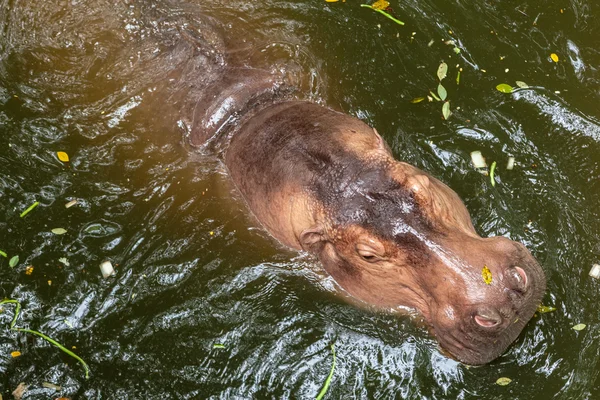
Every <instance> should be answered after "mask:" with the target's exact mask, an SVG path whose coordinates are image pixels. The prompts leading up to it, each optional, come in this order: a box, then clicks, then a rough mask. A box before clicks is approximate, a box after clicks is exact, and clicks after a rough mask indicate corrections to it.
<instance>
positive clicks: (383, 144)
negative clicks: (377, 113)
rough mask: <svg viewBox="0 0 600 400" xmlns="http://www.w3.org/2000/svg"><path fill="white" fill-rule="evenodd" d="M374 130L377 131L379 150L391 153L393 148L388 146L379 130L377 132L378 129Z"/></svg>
mask: <svg viewBox="0 0 600 400" xmlns="http://www.w3.org/2000/svg"><path fill="white" fill-rule="evenodd" d="M373 132H374V133H375V136H377V145H378V147H379V150H381V151H383V152H384V153H388V154H391V153H392V150H391V149H390V146H388V144H387V143H386V142H385V140H383V138H382V137H381V135H380V134H379V132H377V129H375V128H373Z"/></svg>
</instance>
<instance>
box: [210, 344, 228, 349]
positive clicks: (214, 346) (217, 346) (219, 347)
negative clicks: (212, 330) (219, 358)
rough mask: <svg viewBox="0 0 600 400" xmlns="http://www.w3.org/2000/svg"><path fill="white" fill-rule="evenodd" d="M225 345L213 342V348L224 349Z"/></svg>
mask: <svg viewBox="0 0 600 400" xmlns="http://www.w3.org/2000/svg"><path fill="white" fill-rule="evenodd" d="M224 348H225V345H224V344H221V343H215V344H213V349H224Z"/></svg>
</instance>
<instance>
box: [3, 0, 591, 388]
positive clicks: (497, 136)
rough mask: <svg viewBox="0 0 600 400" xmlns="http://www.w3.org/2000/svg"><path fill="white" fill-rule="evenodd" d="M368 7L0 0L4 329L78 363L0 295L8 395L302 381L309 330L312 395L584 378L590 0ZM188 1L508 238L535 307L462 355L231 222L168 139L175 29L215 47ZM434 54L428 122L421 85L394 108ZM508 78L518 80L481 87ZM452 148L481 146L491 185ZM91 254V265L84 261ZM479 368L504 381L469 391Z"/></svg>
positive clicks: (202, 174) (183, 96) (257, 62)
mask: <svg viewBox="0 0 600 400" xmlns="http://www.w3.org/2000/svg"><path fill="white" fill-rule="evenodd" d="M391 6H392V7H393V10H394V13H395V15H396V16H397V17H398V18H399V19H401V20H403V21H404V22H406V25H405V26H403V27H402V26H399V25H396V24H395V23H393V22H392V21H390V20H387V19H385V18H384V17H383V16H381V15H378V14H376V13H374V12H372V11H371V10H368V9H365V8H361V7H360V6H359V4H358V3H356V2H351V1H347V2H345V3H342V2H339V3H334V4H328V3H325V1H317V0H312V1H265V2H249V1H247V0H244V1H242V0H236V1H212V2H203V1H196V2H183V1H181V2H177V1H173V2H164V1H160V2H159V1H157V2H152V1H122V2H112V1H99V2H82V1H77V0H70V1H38V2H34V1H30V0H28V1H16V0H0V28H1V31H0V133H1V135H0V149H1V151H0V250H3V251H5V252H6V253H8V255H9V257H11V256H13V255H19V256H20V262H19V264H18V265H17V266H16V267H14V268H12V269H11V268H10V267H9V265H8V259H4V258H1V257H0V296H3V297H8V298H14V299H18V300H19V301H20V302H21V303H22V305H23V311H22V313H21V316H20V318H19V320H18V322H17V325H18V326H20V327H28V328H30V329H37V330H40V331H41V332H43V333H46V334H47V335H49V336H51V337H53V338H55V339H57V340H58V341H60V342H61V343H63V344H65V345H66V346H67V347H68V348H71V347H72V346H75V347H76V349H75V350H74V351H76V353H77V354H79V355H80V356H81V357H82V358H83V359H84V360H86V362H87V363H88V364H89V366H90V369H91V376H90V379H89V380H86V379H85V377H84V372H83V369H82V368H81V366H80V365H79V364H78V363H77V362H76V361H74V360H73V359H71V358H70V357H68V356H67V355H65V354H63V353H61V352H60V351H59V350H58V349H56V348H54V347H52V346H50V345H48V344H47V343H46V342H44V341H42V340H40V339H37V338H34V337H32V336H30V335H25V334H22V333H21V334H16V333H14V332H11V331H9V330H8V327H9V325H10V321H11V319H12V315H13V308H12V307H11V306H6V307H4V311H3V312H2V313H1V314H0V324H1V326H4V327H5V329H0V371H1V372H2V374H3V375H2V379H1V380H0V393H1V394H2V395H3V396H4V398H10V392H11V391H12V390H13V389H14V388H15V387H16V386H17V385H18V384H19V383H20V382H26V383H27V384H29V385H30V390H29V391H28V392H27V394H26V396H25V397H24V398H26V399H48V398H56V397H60V396H59V394H58V393H56V392H53V390H52V389H45V388H43V387H42V382H44V381H47V382H52V383H54V384H57V385H60V386H62V388H63V389H62V392H60V394H61V395H63V396H67V397H71V398H73V399H165V398H177V399H192V398H212V399H218V398H219V399H231V398H240V399H251V398H256V399H263V398H277V399H280V398H313V397H314V396H316V394H317V393H318V391H319V390H320V388H321V385H322V383H323V382H324V380H325V378H326V377H327V374H328V373H329V368H330V362H331V354H330V349H329V345H330V344H331V343H333V342H335V344H336V350H337V355H338V359H337V366H336V370H335V374H334V377H333V380H332V384H331V387H330V392H329V393H328V397H327V398H332V399H333V398H339V399H341V398H378V399H381V398H406V399H446V398H452V399H455V398H459V399H472V398H477V399H497V398H501V399H548V398H556V399H594V398H599V397H600V388H599V386H600V380H599V378H598V376H599V374H600V372H599V371H600V365H599V364H600V344H599V343H600V342H599V340H598V339H599V338H600V333H599V331H598V327H599V326H600V325H599V322H598V319H599V314H598V307H597V304H598V299H599V298H600V281H596V280H593V279H592V278H590V277H588V275H587V274H588V271H589V269H590V268H591V266H592V264H594V263H597V262H599V261H600V260H599V259H600V245H599V243H600V240H599V239H600V232H599V225H598V220H599V218H598V217H599V213H600V207H599V206H598V196H599V195H600V180H599V179H600V153H599V150H600V111H599V107H598V104H599V102H600V72H599V70H598V68H599V65H600V50H599V47H598V39H597V38H598V35H600V23H599V22H598V15H600V14H599V13H600V7H599V6H598V5H597V3H596V2H594V1H593V0H570V1H548V2H536V1H533V0H523V1H503V2H496V1H481V0H460V1H459V0H453V1H445V2H439V1H434V0H421V1H402V2H399V1H392V2H391ZM205 16H209V17H211V18H214V19H216V20H219V21H222V29H223V31H224V32H225V33H226V35H225V39H224V40H226V42H227V43H228V46H229V48H230V49H232V53H231V54H230V56H231V57H239V59H240V60H246V61H245V62H246V64H247V65H252V66H257V67H261V68H278V69H281V70H286V69H289V70H291V71H293V72H294V74H296V75H295V76H298V77H300V80H299V84H300V87H301V88H302V90H301V93H300V95H301V96H303V97H304V98H309V99H312V100H314V101H318V102H321V103H323V104H327V105H329V106H331V107H333V108H337V109H341V110H343V111H346V112H348V113H350V114H352V115H355V116H357V117H359V118H361V119H362V120H364V121H366V122H367V123H369V124H371V125H373V126H375V127H376V128H377V130H378V131H379V132H380V133H382V135H383V136H384V137H385V138H386V140H387V141H388V143H390V145H391V147H392V149H393V151H394V153H395V154H396V156H397V157H398V158H400V159H404V160H407V161H409V162H411V163H413V164H415V165H417V166H419V167H421V168H423V169H425V170H427V171H429V172H431V173H432V174H433V175H435V176H437V177H439V178H440V179H441V180H442V181H444V182H446V183H448V184H449V185H450V186H451V187H452V188H453V189H455V190H456V191H457V192H458V193H459V194H460V196H461V197H462V198H463V199H464V201H465V203H466V204H467V207H468V208H469V210H470V212H471V215H472V216H473V219H474V223H475V226H476V228H477V230H478V231H479V232H480V233H481V234H483V235H506V236H509V237H511V238H513V239H516V240H520V241H522V242H524V243H525V244H526V245H527V246H528V247H529V248H530V249H531V250H532V252H533V253H534V255H535V256H536V257H537V258H538V259H539V261H540V262H541V264H542V265H543V268H544V270H545V271H546V274H547V277H548V292H547V295H546V297H545V300H544V302H545V304H546V305H549V306H554V307H556V308H557V310H556V311H555V312H554V313H550V314H545V315H543V316H538V317H536V318H534V320H532V321H531V323H530V324H529V325H528V327H527V328H526V330H525V331H524V332H523V334H522V335H521V337H520V338H519V340H518V341H517V342H516V343H515V344H514V345H513V346H512V347H511V348H510V349H509V351H508V352H507V353H506V354H505V355H504V356H503V357H501V358H500V359H498V360H496V361H495V362H493V363H492V364H490V365H487V366H484V367H480V368H467V367H465V366H463V365H461V364H459V363H457V362H455V361H453V360H450V359H448V358H446V357H444V356H443V355H442V354H441V353H440V351H439V350H438V348H437V346H436V343H435V341H434V340H433V339H432V338H431V337H430V336H429V335H428V334H427V332H426V330H425V329H424V328H423V327H421V326H420V325H419V324H418V323H415V321H413V320H412V319H411V318H410V317H407V316H405V317H402V316H401V317H398V316H392V315H383V314H377V313H373V312H370V311H368V310H361V309H358V308H356V307H355V306H353V305H351V304H348V303H347V302H345V301H344V300H343V299H341V298H340V297H339V296H337V295H336V294H335V290H334V285H333V283H332V282H331V281H330V280H328V279H327V278H326V277H325V276H324V275H323V274H322V273H321V272H320V270H319V266H318V264H317V263H316V262H315V261H314V260H313V259H312V258H310V257H306V256H304V255H298V254H297V253H295V252H291V251H289V250H286V249H285V248H282V247H281V246H280V245H278V244H277V243H276V242H274V241H273V240H272V239H271V238H270V237H269V236H268V235H267V234H266V233H265V232H264V231H262V230H260V229H259V228H258V227H257V224H256V222H255V221H254V220H253V219H252V218H251V217H250V216H249V215H248V213H247V211H246V209H245V206H244V204H243V202H242V201H241V199H240V197H239V195H237V194H236V193H235V191H234V190H233V188H232V186H231V184H230V182H229V180H228V178H227V176H226V175H225V174H224V171H223V168H222V166H221V164H220V163H219V161H218V160H217V159H215V158H214V157H211V156H210V155H208V156H207V155H201V154H198V153H195V152H193V151H192V150H191V149H190V148H189V146H187V145H186V144H185V140H184V139H183V138H184V137H185V135H186V134H187V133H188V132H189V129H191V128H190V127H191V123H190V121H191V120H192V119H193V107H194V105H195V102H196V101H197V96H198V95H199V92H200V91H201V85H200V84H199V82H201V79H202V78H201V77H202V76H204V75H203V73H205V72H206V71H205V70H203V69H202V67H206V65H208V64H206V63H204V64H203V63H202V62H201V61H200V60H201V59H202V57H199V52H198V48H199V44H201V43H206V41H210V40H216V39H215V38H211V37H206V35H204V36H203V34H201V33H200V34H198V32H203V31H202V29H200V28H201V27H202V26H203V24H204V23H205V21H206V19H205ZM199 29H200V31H199ZM204 32H205V31H204ZM431 40H433V43H432V44H431V45H429V43H430V41H431ZM448 40H454V43H455V45H448V44H445V43H444V42H446V41H448ZM203 41H204V42H203ZM213 43H215V42H213ZM455 46H456V47H457V48H459V49H460V53H459V54H456V53H455V51H454V47H455ZM552 53H556V54H557V55H558V57H559V61H558V62H554V61H552V59H551V58H550V55H551V54H552ZM200 55H201V54H200ZM205 56H206V57H215V58H214V59H215V60H217V61H218V57H219V54H218V52H217V53H211V54H205ZM441 61H446V62H447V63H448V64H449V66H450V70H449V78H447V80H446V81H445V82H447V84H446V88H447V89H448V93H449V99H450V101H451V104H452V109H453V110H452V111H453V115H452V116H451V118H450V119H449V120H448V121H444V120H443V119H442V114H441V103H438V102H434V103H427V102H423V103H419V104H412V103H411V102H410V100H411V99H413V98H416V97H420V96H425V95H427V93H428V91H429V90H435V88H436V87H437V78H436V70H437V67H438V65H439V63H440V62H441ZM457 65H458V68H462V69H463V70H462V72H461V78H460V84H459V85H456V84H455V77H456V74H457V70H458V69H457V67H456V66H457ZM516 80H520V81H524V82H526V83H527V84H528V85H530V87H531V88H530V89H528V90H519V91H517V92H515V93H513V94H503V93H500V92H498V91H497V90H496V89H495V86H496V85H497V84H499V83H508V84H511V85H513V86H516V85H515V81H516ZM457 107H460V109H457ZM473 150H481V151H482V152H483V154H484V155H485V156H486V157H487V159H488V161H490V162H491V161H493V160H496V161H498V169H497V171H496V172H497V185H496V186H495V187H492V186H491V185H490V183H489V178H488V177H485V176H483V175H481V174H479V173H478V172H476V171H475V170H474V168H473V167H472V166H471V164H470V159H469V153H470V152H471V151H473ZM56 151H66V152H67V153H68V154H69V155H70V156H71V162H70V163H69V164H68V165H64V164H62V163H61V162H60V161H58V160H57V159H56V156H55V152H56ZM509 155H512V156H515V158H516V161H517V165H516V167H515V169H514V170H512V171H507V170H506V169H505V167H504V166H505V164H506V160H507V158H508V157H509ZM73 198H77V199H79V200H80V203H79V204H78V205H77V206H75V207H72V208H70V209H65V207H64V204H65V203H66V202H67V201H69V200H71V199H73ZM34 201H39V202H40V206H38V207H37V208H36V209H35V210H34V211H32V212H31V213H30V215H28V216H27V217H25V218H19V214H20V212H21V211H23V210H24V209H25V208H27V207H28V206H29V205H30V204H32V203H33V202H34ZM57 227H62V228H65V229H67V233H66V234H64V235H61V236H57V235H53V234H52V233H50V230H51V229H53V228H57ZM61 258H66V260H67V263H68V265H66V264H65V263H64V262H61V261H59V259H61ZM105 259H110V260H111V261H112V262H113V263H114V264H117V268H116V270H117V274H116V276H115V277H111V278H109V279H103V278H102V277H101V275H100V271H99V267H98V266H99V264H100V262H102V261H103V260H105ZM28 265H33V266H34V270H33V273H32V274H31V275H27V274H26V273H25V270H26V267H27V266H28ZM577 323H585V324H587V327H586V329H585V330H583V331H581V332H576V331H574V330H573V329H571V327H572V326H573V325H575V324H577ZM217 343H218V344H224V345H225V348H224V349H219V348H213V345H214V344H217ZM16 350H18V351H21V353H22V355H21V356H20V357H17V358H13V357H11V355H10V353H11V352H12V351H16ZM502 376H504V377H509V378H511V379H512V380H513V381H512V383H511V384H510V385H509V386H506V387H500V386H497V385H495V381H496V379H498V378H499V377H502Z"/></svg>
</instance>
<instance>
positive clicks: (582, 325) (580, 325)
mask: <svg viewBox="0 0 600 400" xmlns="http://www.w3.org/2000/svg"><path fill="white" fill-rule="evenodd" d="M586 326H587V325H586V324H577V325H575V326H574V327H573V329H575V330H576V331H582V330H584V329H585V327H586Z"/></svg>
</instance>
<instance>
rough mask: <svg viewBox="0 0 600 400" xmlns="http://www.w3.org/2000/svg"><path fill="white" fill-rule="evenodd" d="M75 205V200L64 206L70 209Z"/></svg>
mask: <svg viewBox="0 0 600 400" xmlns="http://www.w3.org/2000/svg"><path fill="white" fill-rule="evenodd" d="M75 204H77V199H74V200H71V201H70V202H68V203H67V204H65V208H71V207H73V206H74V205H75Z"/></svg>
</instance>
